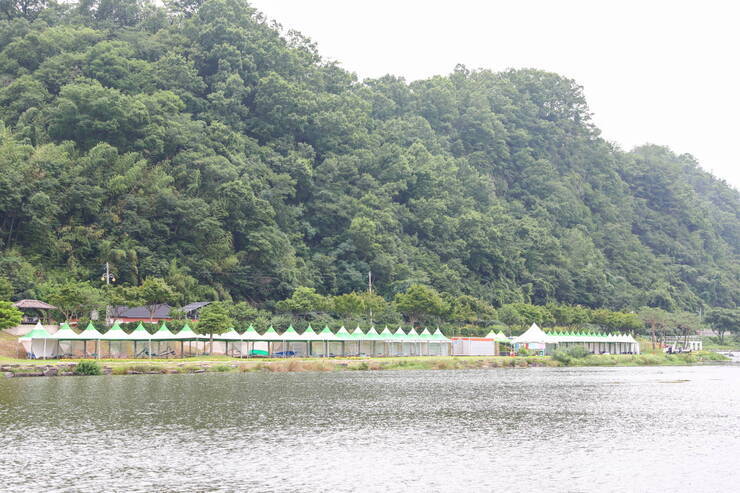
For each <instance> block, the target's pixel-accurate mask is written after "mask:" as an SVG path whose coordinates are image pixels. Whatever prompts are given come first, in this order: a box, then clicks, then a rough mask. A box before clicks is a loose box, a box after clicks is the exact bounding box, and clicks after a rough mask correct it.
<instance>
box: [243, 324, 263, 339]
mask: <svg viewBox="0 0 740 493" xmlns="http://www.w3.org/2000/svg"><path fill="white" fill-rule="evenodd" d="M259 338H260V335H259V332H257V331H256V330H255V329H254V327H253V326H252V325H251V324H250V326H249V327H247V330H245V331H244V333H243V334H242V339H243V340H245V341H254V340H259Z"/></svg>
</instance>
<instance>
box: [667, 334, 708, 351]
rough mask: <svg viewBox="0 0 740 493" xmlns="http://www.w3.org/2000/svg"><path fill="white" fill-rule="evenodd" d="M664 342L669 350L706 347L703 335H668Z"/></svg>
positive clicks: (692, 349)
mask: <svg viewBox="0 0 740 493" xmlns="http://www.w3.org/2000/svg"><path fill="white" fill-rule="evenodd" d="M663 344H664V345H665V348H666V349H667V350H670V351H671V352H674V353H678V352H682V351H684V352H685V351H701V350H702V349H704V341H703V340H702V338H701V336H688V337H680V336H678V337H676V336H671V337H666V338H665V339H664V340H663Z"/></svg>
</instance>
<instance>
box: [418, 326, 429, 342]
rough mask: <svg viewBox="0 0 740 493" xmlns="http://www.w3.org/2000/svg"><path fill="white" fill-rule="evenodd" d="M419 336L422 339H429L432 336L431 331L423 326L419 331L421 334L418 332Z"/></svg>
mask: <svg viewBox="0 0 740 493" xmlns="http://www.w3.org/2000/svg"><path fill="white" fill-rule="evenodd" d="M419 337H421V338H422V339H426V340H429V339H431V338H432V333H431V332H429V329H427V328H426V327H424V330H422V331H421V334H419Z"/></svg>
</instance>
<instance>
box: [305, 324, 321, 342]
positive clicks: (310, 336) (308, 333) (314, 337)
mask: <svg viewBox="0 0 740 493" xmlns="http://www.w3.org/2000/svg"><path fill="white" fill-rule="evenodd" d="M301 338H302V339H305V340H307V341H320V340H321V337H319V335H318V334H317V333H316V331H315V330H313V327H311V325H309V326H308V327H306V330H304V331H303V334H301Z"/></svg>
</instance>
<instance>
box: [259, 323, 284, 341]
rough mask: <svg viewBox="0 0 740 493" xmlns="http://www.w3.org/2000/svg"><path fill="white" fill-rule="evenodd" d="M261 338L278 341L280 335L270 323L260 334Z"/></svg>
mask: <svg viewBox="0 0 740 493" xmlns="http://www.w3.org/2000/svg"><path fill="white" fill-rule="evenodd" d="M261 339H263V340H271V341H272V340H275V341H279V340H280V339H281V337H280V336H279V335H278V333H277V331H276V330H275V329H274V328H273V326H272V325H270V326H269V327H268V328H267V330H266V331H265V333H264V334H262V337H261Z"/></svg>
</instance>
